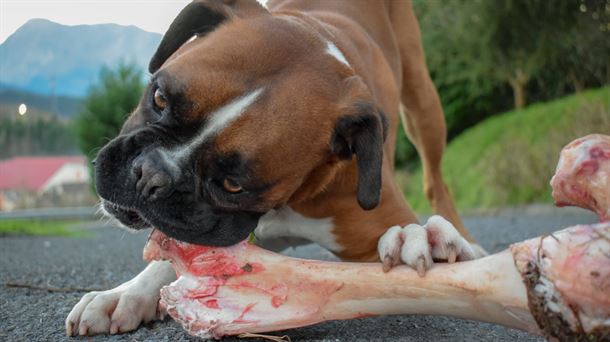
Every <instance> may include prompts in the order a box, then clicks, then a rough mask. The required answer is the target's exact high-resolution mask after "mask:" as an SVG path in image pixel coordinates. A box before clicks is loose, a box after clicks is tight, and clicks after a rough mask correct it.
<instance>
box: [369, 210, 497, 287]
mask: <svg viewBox="0 0 610 342" xmlns="http://www.w3.org/2000/svg"><path fill="white" fill-rule="evenodd" d="M377 251H378V252H379V258H380V259H381V262H382V263H383V270H384V272H387V271H389V270H390V269H391V268H392V267H393V266H396V265H400V264H406V265H408V266H410V267H412V268H414V269H416V270H417V272H418V273H419V275H420V276H424V275H425V273H426V270H428V269H430V267H432V264H433V263H434V260H436V261H446V262H449V263H454V262H456V261H466V260H472V259H476V258H478V257H481V256H484V255H486V254H487V253H486V252H485V250H484V249H483V248H481V247H480V246H478V245H473V244H470V243H469V242H468V241H466V239H464V238H463V237H462V236H461V235H460V233H459V232H458V231H457V230H456V229H455V227H453V225H452V224H451V223H449V221H447V220H445V219H444V218H442V217H441V216H438V215H434V216H432V217H430V218H429V219H428V222H426V224H425V225H424V226H420V225H418V224H410V225H407V226H405V227H404V228H403V227H400V226H394V227H391V228H390V229H388V231H387V232H386V233H385V234H384V235H383V236H381V238H380V239H379V242H378V244H377Z"/></svg>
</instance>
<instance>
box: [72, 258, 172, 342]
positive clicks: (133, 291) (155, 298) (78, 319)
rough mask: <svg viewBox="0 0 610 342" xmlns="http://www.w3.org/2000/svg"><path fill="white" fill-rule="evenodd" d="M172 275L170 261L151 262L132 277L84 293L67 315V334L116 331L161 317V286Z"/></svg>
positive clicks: (167, 282)
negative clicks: (112, 286)
mask: <svg viewBox="0 0 610 342" xmlns="http://www.w3.org/2000/svg"><path fill="white" fill-rule="evenodd" d="M174 279H175V274H174V273H173V270H172V268H171V265H170V264H169V262H152V263H151V264H149V265H148V267H147V268H146V269H145V270H144V271H142V272H141V273H140V274H139V275H138V276H136V277H135V278H134V279H132V280H130V281H128V282H126V283H123V284H122V285H120V286H118V287H116V288H114V289H112V290H108V291H95V292H90V293H87V294H85V295H84V296H83V297H82V298H81V300H80V301H79V302H78V303H77V304H76V305H75V306H74V308H72V311H71V312H70V314H69V315H68V318H66V334H67V335H68V336H76V335H81V336H87V335H96V334H108V333H110V334H117V333H124V332H127V331H131V330H135V329H136V328H137V327H138V326H139V325H140V324H142V323H147V322H150V321H152V320H156V319H162V318H163V316H164V314H165V310H161V309H160V308H159V307H158V303H159V298H160V293H159V291H160V289H161V287H163V286H164V285H167V284H169V283H170V282H171V281H172V280H174Z"/></svg>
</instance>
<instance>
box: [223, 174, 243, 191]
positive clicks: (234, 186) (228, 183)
mask: <svg viewBox="0 0 610 342" xmlns="http://www.w3.org/2000/svg"><path fill="white" fill-rule="evenodd" d="M222 187H223V188H224V189H225V190H226V191H227V192H230V193H232V194H237V193H240V192H241V191H242V190H243V188H242V187H241V185H239V183H237V182H236V181H234V180H232V179H229V178H225V179H224V180H223V181H222Z"/></svg>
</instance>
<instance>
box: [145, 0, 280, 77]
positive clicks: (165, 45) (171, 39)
mask: <svg viewBox="0 0 610 342" xmlns="http://www.w3.org/2000/svg"><path fill="white" fill-rule="evenodd" d="M268 13H269V12H268V11H267V10H266V9H265V8H264V7H263V6H262V5H261V4H259V3H258V2H257V1H256V0H196V1H193V2H191V3H190V4H188V5H187V6H186V7H184V8H183V9H182V11H180V13H179V14H178V16H177V17H176V19H174V21H173V22H172V24H171V25H170V26H169V29H168V30H167V32H166V33H165V35H163V39H161V43H160V44H159V47H158V48H157V51H156V52H155V54H154V55H153V57H152V58H151V60H150V63H149V64H148V71H149V72H150V73H151V74H152V73H154V72H155V71H157V70H159V68H160V67H161V65H163V63H165V61H166V60H167V59H168V58H169V56H171V55H172V54H173V53H174V52H175V51H176V50H178V48H179V47H180V46H182V44H184V43H185V42H186V41H187V40H189V39H191V38H192V37H193V36H202V35H205V34H207V33H209V32H211V31H213V30H214V29H216V28H217V27H218V26H219V25H220V24H222V23H223V22H224V21H226V20H230V19H231V18H234V17H240V18H245V17H250V16H256V15H261V14H268Z"/></svg>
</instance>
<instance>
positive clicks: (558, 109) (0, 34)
mask: <svg viewBox="0 0 610 342" xmlns="http://www.w3.org/2000/svg"><path fill="white" fill-rule="evenodd" d="M329 1H332V0H329ZM186 3H188V1H158V2H155V1H152V2H149V3H148V2H147V5H146V6H145V7H146V8H143V7H144V6H143V3H142V2H139V1H122V2H112V1H108V2H99V1H97V2H96V1H48V2H45V3H41V2H36V3H35V4H34V3H33V2H28V1H12V0H0V12H1V13H2V14H1V15H0V16H1V17H0V19H2V20H0V42H1V44H0V212H1V214H0V215H2V218H3V219H2V220H0V227H2V230H0V234H6V233H9V234H10V233H11V232H12V231H20V232H22V233H23V232H24V230H26V233H27V231H31V232H32V233H36V232H37V231H45V232H46V231H50V230H49V229H51V230H52V229H55V230H56V231H57V232H60V233H61V232H62V231H64V229H65V225H64V224H63V223H62V222H72V221H73V220H80V219H83V218H90V217H91V216H93V215H94V213H95V209H94V205H95V204H96V203H97V199H96V196H95V195H94V191H93V187H92V185H91V176H90V167H89V165H90V164H89V162H88V161H89V160H91V159H92V158H93V157H94V156H95V154H96V152H97V151H98V149H99V147H100V146H102V145H104V144H105V143H106V142H107V141H108V140H110V139H111V138H112V137H114V136H115V135H116V134H117V132H118V131H119V128H120V126H121V124H122V122H123V121H124V120H125V118H126V116H127V115H128V113H129V112H130V111H131V110H132V109H133V108H134V107H135V106H136V104H137V102H138V100H139V97H140V95H141V92H142V89H143V87H144V84H145V82H146V80H147V77H148V75H147V73H146V65H147V63H148V60H149V58H150V57H151V55H152V53H153V52H154V50H155V49H156V46H157V44H158V42H159V41H160V39H161V37H162V33H163V32H164V31H165V29H166V28H167V26H168V25H169V23H170V22H171V20H172V19H173V18H174V17H175V15H176V14H177V13H178V11H179V10H180V9H181V8H182V7H183V6H184V5H185V4H186ZM263 3H264V1H263ZM413 4H414V7H415V11H416V13H417V16H418V18H419V21H420V26H421V31H422V38H423V42H424V45H425V50H426V56H427V62H428V66H429V69H430V73H431V75H432V78H433V80H434V82H435V84H436V87H437V88H438V91H439V94H440V97H441V100H442V102H443V107H444V111H445V115H446V120H447V124H448V130H449V139H448V147H447V151H446V155H445V160H444V172H445V175H446V179H447V181H448V184H449V187H450V190H451V192H452V193H453V195H454V196H455V199H456V202H457V205H458V207H459V209H460V210H462V211H469V210H474V209H480V208H483V209H485V208H505V207H514V206H522V205H528V204H532V203H537V204H539V203H542V204H550V203H551V197H550V187H549V186H548V181H549V179H550V177H551V175H552V173H553V171H554V167H555V165H556V163H557V159H558V155H559V151H560V150H561V148H562V147H563V146H564V145H565V144H567V143H568V142H570V141H571V140H573V139H574V138H576V137H579V136H583V135H586V134H589V133H594V132H595V133H605V134H610V108H609V107H610V87H609V83H610V59H609V56H610V39H609V38H610V37H609V31H610V0H557V1H548V0H451V1H440V0H414V1H413ZM396 160H397V168H396V176H397V177H398V179H399V181H400V184H401V186H402V188H403V190H404V192H405V193H406V195H407V196H406V197H407V199H408V200H409V201H410V203H411V205H412V206H413V207H414V208H415V210H416V211H418V212H420V213H427V212H429V210H430V209H429V207H428V205H427V202H426V201H425V199H424V196H423V192H422V185H421V169H420V163H419V160H418V157H417V153H416V151H415V149H414V148H413V146H412V145H411V144H410V143H409V142H408V140H407V139H406V137H405V136H404V134H403V133H402V132H401V133H400V136H399V141H398V149H397V155H396ZM45 208H46V209H45ZM62 208H63V209H62ZM24 218H29V219H32V220H34V221H32V222H34V223H32V222H30V223H29V224H27V225H25V224H23V222H24V221H18V219H24ZM39 218H56V220H53V222H46V223H45V221H40V220H36V219H39ZM58 220H59V221H58ZM62 220H65V221H62ZM43 225H54V226H53V227H52V228H48V227H43ZM25 226H28V227H29V228H24V227H25Z"/></svg>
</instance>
